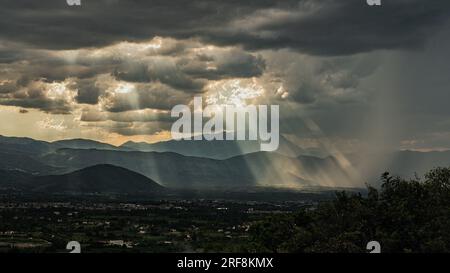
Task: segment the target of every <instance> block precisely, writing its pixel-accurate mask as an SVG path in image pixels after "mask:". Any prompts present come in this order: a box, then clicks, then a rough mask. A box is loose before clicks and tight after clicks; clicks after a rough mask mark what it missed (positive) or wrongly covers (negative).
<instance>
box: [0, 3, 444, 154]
mask: <svg viewBox="0 0 450 273" xmlns="http://www.w3.org/2000/svg"><path fill="white" fill-rule="evenodd" d="M0 3H1V5H2V6H1V9H0V72H1V73H0V105H2V106H0V109H1V108H2V107H3V108H5V107H8V109H10V108H11V107H15V108H13V109H14V111H15V112H14V113H17V115H19V116H17V118H21V119H23V120H30V122H31V120H33V122H34V121H35V119H33V118H31V117H32V116H33V115H39V116H40V115H43V114H45V115H47V116H48V119H46V120H47V121H48V122H45V123H42V122H41V123H39V124H41V125H42V126H41V127H42V128H44V129H45V130H48V131H52V130H54V133H55V134H62V133H64V137H66V138H67V137H70V136H72V135H74V134H73V131H74V130H77V128H78V130H79V131H80V132H84V131H86V132H87V133H86V134H85V135H86V136H88V137H92V136H93V135H95V134H98V136H100V137H99V138H101V139H103V140H110V138H109V137H105V136H109V135H111V134H114V135H120V136H124V137H132V136H138V135H148V134H159V135H162V134H163V133H164V131H166V130H167V128H169V126H170V123H171V119H170V112H169V111H170V109H171V108H172V107H173V106H174V105H176V104H187V105H189V104H190V103H191V101H192V98H193V97H194V96H199V95H200V96H203V97H204V98H205V99H206V100H208V99H209V100H211V99H213V100H214V99H215V101H216V102H217V103H219V102H220V101H227V100H230V99H232V98H230V97H227V95H226V94H235V93H236V92H249V93H252V94H258V95H257V96H252V97H251V98H250V97H249V98H248V101H247V103H254V104H257V103H264V104H279V105H280V106H281V107H280V109H281V121H280V122H281V123H280V125H281V130H282V133H284V134H286V135H291V136H296V137H297V138H298V140H299V143H300V142H302V141H303V143H306V142H308V143H309V144H308V145H310V143H311V139H313V138H316V139H324V138H327V139H328V140H327V141H331V142H335V143H338V144H337V145H338V146H341V147H347V148H348V149H347V148H346V150H352V149H353V150H354V149H356V147H361V146H363V145H364V142H366V144H372V145H373V143H374V141H375V142H376V143H381V142H380V140H381V139H391V140H392V141H391V142H392V143H389V145H392V146H394V147H397V148H398V147H401V148H418V149H427V148H431V149H433V148H442V147H450V143H446V142H445V136H447V135H448V134H450V127H449V125H448V124H449V123H448V120H447V117H448V115H449V113H448V111H447V109H448V107H446V105H444V102H446V101H448V96H447V94H448V88H450V83H449V82H448V80H447V78H448V71H449V70H448V68H449V66H448V64H447V62H446V61H444V60H446V59H448V58H447V57H448V56H449V50H448V48H449V47H448V44H449V43H448V40H449V38H448V33H449V31H450V27H449V17H450V2H448V1H446V0H434V1H423V0H396V1H383V4H382V6H381V7H371V6H368V5H367V4H366V1H365V0H345V1H336V0H296V1H294V0H285V1H279V0H248V1H234V0H227V1H223V0H195V1H193V0H189V1H188V0H174V1H166V0H158V1H150V0H135V1H125V0H85V1H83V2H82V6H80V7H69V6H67V4H66V3H65V1H64V0H41V1H34V0H23V1H15V0H1V1H0ZM206 100H205V101H206ZM5 109H6V108H5ZM0 113H1V111H0ZM7 113H8V115H13V114H12V112H11V111H10V110H8V111H7ZM37 113H39V114H37ZM54 120H56V121H55V122H53V121H54ZM59 120H61V121H62V122H63V123H66V125H64V124H60V121H59ZM410 120H416V121H418V122H409V121H410ZM311 121H313V122H314V123H315V124H317V127H318V128H320V134H319V135H318V131H317V130H315V131H314V130H311V128H310V127H311V126H308V124H309V125H311V124H312V123H311ZM419 121H420V122H419ZM419 124H420V126H418V125H419ZM44 125H45V126H44ZM5 128H6V127H5ZM8 128H9V129H8V130H9V131H8V132H9V133H10V134H14V130H13V129H11V128H12V127H8ZM0 133H2V132H0ZM49 134H52V133H49ZM76 136H79V135H76ZM53 138H54V137H52V139H53ZM383 145H387V144H386V143H384V144H383Z"/></svg>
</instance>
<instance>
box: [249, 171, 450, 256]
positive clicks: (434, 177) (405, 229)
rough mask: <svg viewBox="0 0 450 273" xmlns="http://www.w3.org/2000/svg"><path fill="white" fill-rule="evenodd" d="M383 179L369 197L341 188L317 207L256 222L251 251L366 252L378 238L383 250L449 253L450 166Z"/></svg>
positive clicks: (253, 228) (372, 189)
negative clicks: (406, 177)
mask: <svg viewBox="0 0 450 273" xmlns="http://www.w3.org/2000/svg"><path fill="white" fill-rule="evenodd" d="M381 180H382V184H381V189H380V190H377V189H375V188H373V187H368V193H367V196H362V195H361V194H353V195H349V194H347V193H346V192H338V193H336V198H335V199H334V200H333V201H330V202H324V203H321V204H320V205H319V206H318V207H317V208H309V209H303V210H301V211H299V212H298V213H296V214H295V215H284V216H277V217H270V218H268V219H265V220H263V221H260V222H258V223H257V224H255V225H253V226H252V228H251V230H250V231H251V238H252V242H253V245H252V246H253V247H254V249H252V250H251V251H256V252H261V251H263V252H367V250H366V244H367V242H369V241H372V240H376V241H379V242H380V243H381V246H382V251H383V252H449V251H450V168H437V169H434V170H432V171H430V172H429V173H427V174H426V176H425V180H424V181H419V180H418V179H416V180H409V181H407V180H404V179H402V178H400V177H391V176H390V175H389V173H384V174H383V175H382V177H381Z"/></svg>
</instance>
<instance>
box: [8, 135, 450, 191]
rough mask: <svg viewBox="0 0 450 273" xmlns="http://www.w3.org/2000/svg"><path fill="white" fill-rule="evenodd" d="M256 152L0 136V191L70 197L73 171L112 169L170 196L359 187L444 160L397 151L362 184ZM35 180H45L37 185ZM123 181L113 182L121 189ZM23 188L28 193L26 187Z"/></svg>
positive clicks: (313, 163)
mask: <svg viewBox="0 0 450 273" xmlns="http://www.w3.org/2000/svg"><path fill="white" fill-rule="evenodd" d="M226 147H229V148H230V150H227V149H226ZM233 147H234V148H233ZM236 147H239V149H237V148H236ZM242 147H244V148H242ZM258 147H259V144H258V143H251V142H250V143H240V142H235V143H233V142H232V141H216V143H213V142H212V143H208V142H206V141H205V142H202V141H191V142H189V141H185V142H175V141H168V142H162V143H155V144H146V143H131V142H128V143H125V144H124V145H122V146H120V147H116V146H113V145H109V144H105V143H100V142H96V141H91V140H83V139H75V140H64V141H56V142H45V141H38V140H33V139H30V138H16V137H4V136H0V170H1V172H0V174H1V176H0V180H1V181H0V183H1V184H3V185H9V186H20V182H17V183H16V184H15V185H11V183H13V184H14V181H28V179H27V178H26V176H32V177H34V178H33V179H32V180H33V181H38V180H39V179H41V180H39V181H47V182H46V183H44V182H42V183H43V184H42V186H41V187H40V188H41V189H54V187H55V184H54V183H56V182H52V183H53V184H52V183H50V182H48V181H56V180H58V181H61V185H59V186H61V187H62V188H66V189H67V190H69V189H71V186H70V185H69V184H72V183H75V184H74V187H75V185H76V179H75V178H70V177H78V178H80V177H82V176H77V175H76V171H78V170H83V169H84V170H86V168H89V167H93V166H105V165H113V166H115V167H116V168H125V169H127V170H128V171H130V172H133V173H136V174H138V175H142V176H145V178H147V179H149V180H151V181H152V182H154V183H158V184H160V185H161V186H164V187H169V188H184V189H199V188H217V187H219V188H239V187H255V186H258V187H261V186H262V187H294V188H302V187H309V186H322V187H359V186H363V185H364V183H366V182H373V181H377V180H378V177H379V175H380V174H381V173H382V172H384V171H390V172H391V173H392V174H398V175H410V176H412V175H414V173H418V174H419V175H422V174H424V173H425V172H426V171H428V170H430V169H432V168H434V167H438V166H443V167H445V166H450V152H414V151H397V152H394V153H391V154H386V155H384V157H383V158H381V160H378V163H377V164H376V165H374V168H373V169H372V170H371V172H365V173H364V174H365V175H364V177H363V179H364V180H361V179H360V178H358V177H355V175H354V173H353V172H352V171H351V170H350V169H349V168H348V167H347V166H346V165H345V164H342V163H341V162H340V161H339V160H337V159H336V158H334V157H332V156H327V157H317V156H312V155H307V151H304V150H302V149H301V148H300V147H297V146H296V145H295V144H293V143H291V142H289V141H287V140H286V139H284V138H283V140H281V141H280V148H281V149H280V151H279V152H271V153H269V152H260V151H259V150H258V149H257V148H258ZM138 150H139V151H138ZM155 150H156V151H155ZM285 151H289V152H288V153H287V152H285ZM183 153H184V154H188V155H184V154H183ZM193 155H197V156H193ZM347 158H348V159H349V160H350V162H351V163H352V165H353V167H354V168H356V169H358V168H359V167H360V166H361V165H362V164H363V163H365V162H367V160H372V159H371V158H370V157H369V158H365V157H364V156H362V155H350V156H348V157H347ZM87 170H89V169H87ZM5 171H6V172H7V173H5ZM96 171H97V172H98V177H96V179H95V180H98V181H100V182H99V183H101V184H102V185H107V184H106V183H105V181H104V180H102V179H101V178H102V177H105V179H107V180H108V179H111V180H113V181H114V177H113V176H117V177H120V176H119V175H118V174H119V172H117V173H115V172H114V173H113V172H109V171H108V170H107V168H97V169H96ZM74 172H75V173H74ZM69 174H71V175H70V176H68V175H69ZM65 175H66V176H65ZM35 177H47V178H46V179H49V180H45V179H44V178H39V179H37V180H36V178H35ZM130 177H131V176H126V178H125V179H120V181H124V182H123V183H126V182H127V181H129V180H130V179H131V178H130ZM136 179H137V178H136ZM117 183H119V182H117ZM25 185H27V186H28V187H30V186H29V185H30V184H29V183H28V184H27V183H25ZM36 185H38V183H36ZM79 186H80V185H79ZM108 186H111V187H112V189H119V188H120V187H119V186H118V185H116V186H117V187H119V188H117V187H116V186H114V187H116V188H114V187H113V185H108ZM76 187H78V186H76ZM32 188H33V189H37V188H34V187H32ZM82 188H83V187H81V186H80V189H82ZM121 189H123V188H121ZM93 190H95V189H93ZM52 191H53V190H52ZM81 191H82V190H81ZM124 192H126V190H124ZM135 192H136V191H135Z"/></svg>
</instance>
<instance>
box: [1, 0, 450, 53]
mask: <svg viewBox="0 0 450 273" xmlns="http://www.w3.org/2000/svg"><path fill="white" fill-rule="evenodd" d="M449 10H450V2H449V1H447V0H435V1H423V0H396V1H383V5H382V6H381V7H370V6H368V5H367V4H366V1H365V0H347V1H334V0H314V1H313V0H300V1H276V0H250V1H230V0H229V1H222V0H220V1H219V0H197V1H191V0H177V1H166V0H164V1H163V0H158V1H149V0H135V1H124V0H114V1H113V0H109V1H108V0H103V1H83V5H82V6H81V7H68V6H67V5H66V3H65V1H63V0H42V1H34V0H23V1H16V0H3V1H2V9H1V10H0V29H1V31H0V38H2V39H4V40H11V41H15V42H23V43H26V44H28V45H30V46H33V47H41V48H50V49H67V48H79V47H91V46H103V45H106V44H112V43H115V42H119V41H124V40H127V41H138V40H145V39H149V38H151V37H153V36H156V35H159V36H164V37H173V38H178V39H185V38H193V37H197V38H199V39H202V40H204V41H207V42H211V43H215V44H220V45H243V46H244V47H245V48H248V49H267V48H292V49H295V50H298V51H301V52H306V53H310V54H319V55H342V54H353V53H357V52H365V51H371V50H376V49H395V48H415V47H418V46H421V45H422V44H423V43H424V41H425V40H426V38H427V37H428V36H429V35H430V34H432V33H433V32H434V31H435V29H436V28H438V27H439V25H440V24H441V23H442V22H444V21H445V20H446V19H447V18H448V17H449V15H450V12H449Z"/></svg>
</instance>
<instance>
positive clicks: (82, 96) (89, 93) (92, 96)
mask: <svg viewBox="0 0 450 273" xmlns="http://www.w3.org/2000/svg"><path fill="white" fill-rule="evenodd" d="M74 88H75V89H77V96H76V97H75V99H76V101H77V102H78V103H85V104H97V103H98V98H99V97H100V95H101V94H102V90H101V89H100V88H98V87H97V86H96V84H95V79H85V80H78V81H77V82H76V83H75V86H74Z"/></svg>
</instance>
